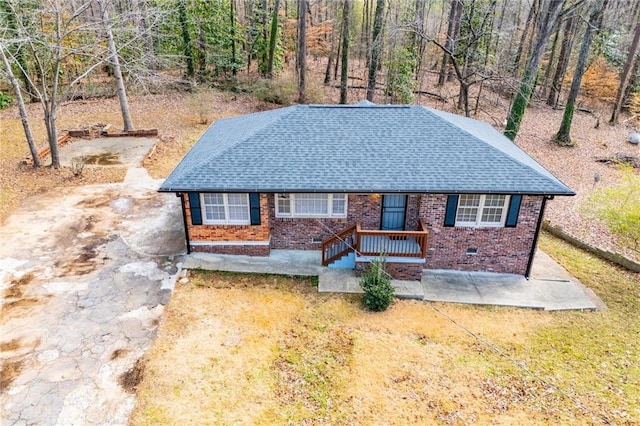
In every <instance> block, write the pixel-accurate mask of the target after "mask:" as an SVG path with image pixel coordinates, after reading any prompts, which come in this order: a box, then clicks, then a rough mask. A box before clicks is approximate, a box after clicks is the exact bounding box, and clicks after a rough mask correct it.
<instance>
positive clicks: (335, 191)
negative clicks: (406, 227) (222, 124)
mask: <svg viewBox="0 0 640 426" xmlns="http://www.w3.org/2000/svg"><path fill="white" fill-rule="evenodd" d="M158 192H220V193H232V192H234V193H235V192H243V193H253V192H257V193H261V194H285V193H286V194H310V193H319V194H341V193H342V194H435V195H449V194H499V195H531V196H543V197H551V198H553V197H554V196H574V195H576V193H575V192H574V191H571V190H570V191H565V192H560V191H554V192H547V191H542V192H541V191H514V190H507V191H488V190H473V191H465V190H435V191H434V190H404V189H388V188H387V189H385V188H375V189H354V190H345V189H295V190H291V189H286V188H279V189H260V188H160V189H158Z"/></svg>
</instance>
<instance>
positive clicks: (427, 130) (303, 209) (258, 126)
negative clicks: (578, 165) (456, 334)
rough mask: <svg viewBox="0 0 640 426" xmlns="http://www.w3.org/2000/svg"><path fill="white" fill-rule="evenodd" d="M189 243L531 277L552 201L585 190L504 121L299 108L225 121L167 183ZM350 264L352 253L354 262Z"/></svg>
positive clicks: (407, 275) (406, 275)
mask: <svg viewBox="0 0 640 426" xmlns="http://www.w3.org/2000/svg"><path fill="white" fill-rule="evenodd" d="M160 191H161V192H174V193H176V194H177V196H179V197H180V198H181V200H182V211H183V216H184V226H185V235H186V240H187V249H188V251H189V252H209V253H219V254H232V255H250V256H268V255H269V252H270V250H271V249H290V250H291V249H293V250H321V251H322V262H323V264H324V265H328V266H345V265H347V266H348V267H356V268H357V269H361V268H362V267H363V265H365V264H366V262H368V261H369V260H370V258H371V257H373V256H378V255H379V254H380V253H381V252H383V253H384V254H385V256H386V260H387V268H388V269H387V270H388V271H389V272H390V274H391V275H392V276H394V277H395V278H399V279H420V274H421V273H422V270H423V269H424V268H428V269H454V270H465V271H488V272H501V273H513V274H520V275H525V276H528V275H529V272H530V270H531V264H532V261H533V256H534V253H535V248H536V242H537V237H538V233H539V231H540V225H541V223H542V217H543V213H544V207H545V203H546V202H547V200H550V199H552V198H553V197H554V196H557V195H558V196H562V195H565V196H567V195H575V193H574V192H573V191H572V190H571V189H569V188H568V187H567V186H565V185H564V184H563V183H562V182H560V181H559V180H558V179H557V178H556V177H554V176H553V175H552V174H551V173H550V172H549V171H547V170H546V169H544V168H543V167H542V166H541V165H540V164H538V163H537V162H536V161H535V160H533V159H532V158H531V157H529V156H528V155H527V154H526V153H525V152H524V151H522V150H521V149H520V148H518V147H517V146H516V145H514V144H513V143H512V142H511V141H510V140H509V139H507V138H506V137H504V136H503V135H502V134H501V133H499V132H498V131H496V130H495V129H494V128H493V127H491V126H490V125H488V124H486V123H483V122H480V121H477V120H473V119H470V118H465V117H461V116H457V115H454V114H450V113H446V112H443V111H438V110H435V109H431V108H427V107H423V106H419V105H410V106H409V105H376V104H373V103H370V102H367V101H363V102H360V103H358V104H355V105H296V106H291V107H287V108H281V109H277V110H272V111H266V112H260V113H255V114H249V115H244V116H239V117H233V118H227V119H222V120H218V121H216V122H215V123H214V124H213V125H212V126H211V127H210V128H209V129H208V130H207V131H206V132H205V133H204V135H203V136H202V137H201V138H200V139H199V140H198V142H197V143H196V144H195V145H194V146H193V148H192V149H191V150H190V151H189V153H188V154H187V155H186V156H185V157H184V159H183V160H182V161H181V162H180V164H178V166H177V167H176V168H175V169H174V170H173V172H172V173H171V175H170V176H169V177H168V178H167V179H166V180H165V182H164V183H163V184H162V186H161V188H160ZM345 261H346V263H345Z"/></svg>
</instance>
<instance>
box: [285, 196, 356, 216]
mask: <svg viewBox="0 0 640 426" xmlns="http://www.w3.org/2000/svg"><path fill="white" fill-rule="evenodd" d="M276 217H347V195H346V194H320V193H311V194H276Z"/></svg>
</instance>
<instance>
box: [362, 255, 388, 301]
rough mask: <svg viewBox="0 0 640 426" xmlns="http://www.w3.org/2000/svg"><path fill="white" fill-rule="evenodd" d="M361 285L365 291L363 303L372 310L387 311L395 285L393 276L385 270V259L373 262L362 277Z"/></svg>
mask: <svg viewBox="0 0 640 426" xmlns="http://www.w3.org/2000/svg"><path fill="white" fill-rule="evenodd" d="M360 287H362V290H363V291H364V296H363V299H362V303H363V304H364V307H365V308H367V309H368V310H370V311H375V312H381V311H385V310H386V309H387V308H388V307H389V305H391V302H393V297H394V296H393V286H392V285H391V278H390V277H389V275H388V274H387V273H386V272H385V270H384V259H376V260H374V261H372V262H371V266H370V267H369V270H367V271H366V272H365V273H364V274H363V275H362V278H360Z"/></svg>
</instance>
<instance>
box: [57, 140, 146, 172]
mask: <svg viewBox="0 0 640 426" xmlns="http://www.w3.org/2000/svg"><path fill="white" fill-rule="evenodd" d="M157 141H158V139H157V138H137V137H136V138H133V137H123V138H96V139H81V140H74V141H73V142H72V143H70V144H67V145H63V146H61V147H60V164H62V165H63V166H69V165H70V164H71V159H73V158H74V157H79V156H87V157H93V158H94V159H95V160H98V157H99V156H104V158H103V160H104V161H102V163H103V164H99V165H103V166H104V165H109V163H110V164H112V165H118V166H122V165H125V166H137V165H139V164H140V163H141V162H142V160H143V158H144V157H145V155H147V153H148V152H149V150H150V149H151V148H153V146H154V145H155V144H156V142H157ZM107 157H108V158H107ZM87 164H88V165H90V164H91V162H89V163H87Z"/></svg>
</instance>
